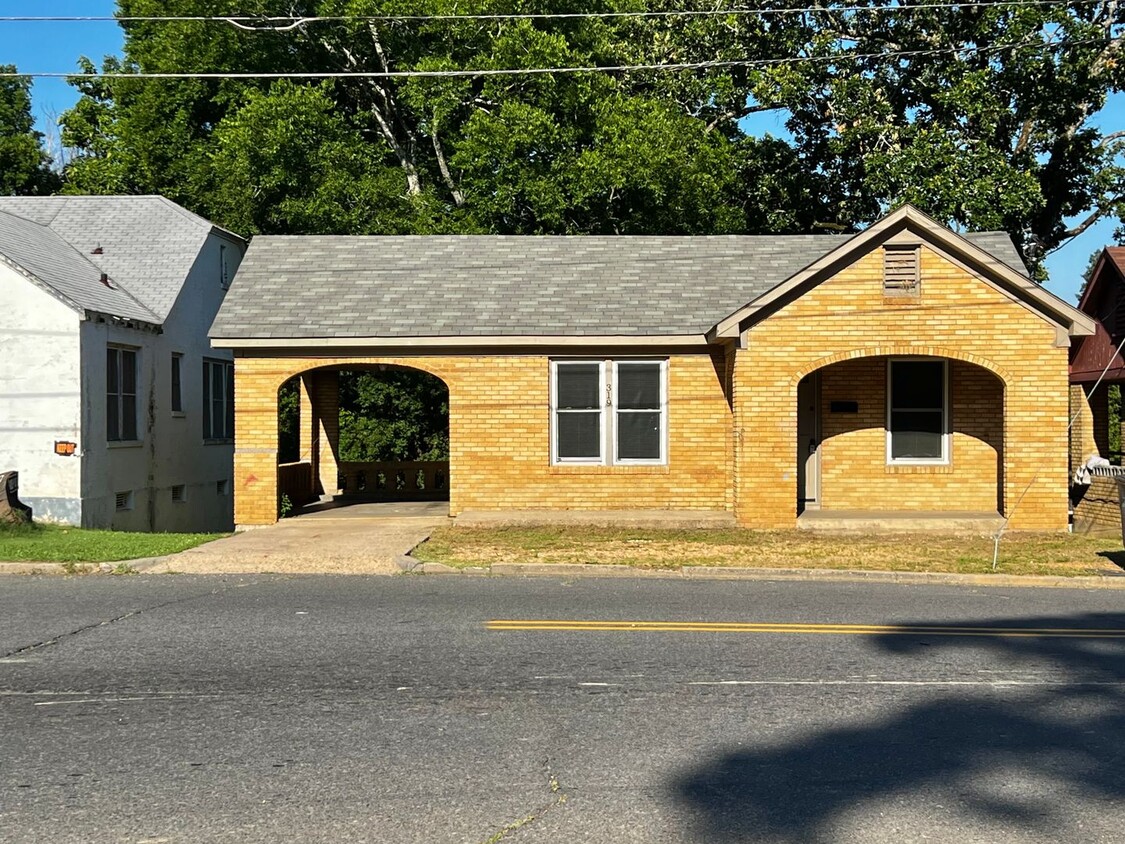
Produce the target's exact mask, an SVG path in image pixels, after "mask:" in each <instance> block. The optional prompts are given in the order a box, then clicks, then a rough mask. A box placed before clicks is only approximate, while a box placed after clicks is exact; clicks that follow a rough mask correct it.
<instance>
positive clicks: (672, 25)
mask: <svg viewBox="0 0 1125 844" xmlns="http://www.w3.org/2000/svg"><path fill="white" fill-rule="evenodd" d="M755 5H758V6H762V7H767V8H770V9H776V8H777V7H778V6H779V5H780V4H778V3H776V2H774V0H770V2H764V0H763V2H758V3H757V4H755V3H754V2H750V3H747V4H742V7H743V8H753V7H754V6H755ZM818 5H819V6H820V7H822V8H818V10H817V11H794V12H791V13H784V14H779V13H776V12H775V13H767V14H762V15H753V14H730V15H709V16H700V17H687V18H685V17H682V16H669V17H614V18H567V19H537V20H527V19H520V20H491V21H479V20H453V21H451V20H436V19H432V18H431V19H428V20H424V21H418V20H397V21H380V22H371V21H366V20H360V19H357V17H356V16H365V15H395V14H399V15H402V14H424V15H447V14H457V13H461V14H463V13H464V12H465V7H464V5H463V4H461V3H460V2H459V0H429V2H426V3H423V4H421V5H419V4H417V3H413V2H411V3H407V2H405V0H304V2H294V1H293V0H287V2H277V1H276V0H273V1H272V2H271V0H256V2H244V3H234V2H230V0H170V2H169V1H168V0H119V8H120V11H121V13H122V14H125V15H131V16H144V15H155V14H161V15H219V14H230V13H236V12H237V13H240V14H262V15H268V14H273V15H278V14H284V15H335V16H350V19H349V20H346V21H341V22H334V23H331V22H319V23H309V24H306V25H303V26H299V27H296V28H293V29H287V30H285V31H257V32H246V31H242V30H240V29H238V28H236V27H234V26H231V25H228V24H223V23H216V22H180V23H167V22H164V23H157V22H129V23H125V24H124V26H125V30H126V48H125V55H124V56H123V57H122V58H120V59H117V58H111V59H109V60H108V61H107V64H106V65H105V67H106V69H107V70H112V71H124V72H130V71H145V72H167V71H182V70H201V71H203V70H205V71H218V72H289V71H293V72H301V71H314V72H315V71H336V72H342V73H355V72H369V71H375V72H387V71H391V72H393V71H404V70H421V71H435V70H438V71H440V70H454V69H466V68H469V69H497V68H535V67H589V66H617V65H637V64H642V65H643V64H669V63H679V62H699V61H712V62H718V63H721V62H761V64H751V65H746V64H735V65H716V66H713V67H708V68H704V69H693V70H683V71H666V70H638V71H629V72H618V73H556V74H536V75H518V76H477V77H459V78H395V79H371V78H360V77H351V78H343V79H337V80H334V81H330V82H325V81H317V80H296V81H270V80H261V79H250V80H247V79H242V80H238V79H225V80H132V79H99V80H92V81H83V82H81V83H80V88H81V89H82V92H83V98H82V100H81V102H80V103H79V104H78V106H76V108H75V109H74V110H72V111H71V112H69V113H68V114H67V115H66V116H65V120H64V123H65V129H66V132H65V140H66V142H67V143H68V144H69V145H70V146H71V147H73V148H74V150H75V152H76V156H75V158H74V160H73V162H72V164H71V166H70V168H69V170H68V173H67V176H68V181H69V189H70V190H74V191H93V192H106V191H126V192H140V191H152V192H160V193H164V194H166V195H168V196H170V197H171V198H173V199H175V200H177V201H179V202H182V203H184V204H186V205H188V206H189V207H191V208H193V209H194V210H197V211H199V212H200V213H203V214H205V215H208V216H210V217H212V218H214V219H216V220H217V221H219V222H221V223H224V224H226V225H229V226H232V227H234V228H236V229H238V230H240V231H243V232H245V233H247V234H253V233H256V232H270V233H283V232H288V233H292V232H336V233H379V232H388V233H400V232H414V233H428V232H436V231H444V232H498V233H584V232H598V233H654V232H661V233H695V232H700V233H703V232H706V233H720V232H789V231H817V230H821V229H822V228H834V229H837V230H845V231H850V230H856V229H858V228H860V227H862V226H863V225H865V224H867V223H869V222H871V221H872V220H874V219H877V218H878V217H879V216H881V215H882V214H883V213H885V212H886V210H887V209H888V207H890V206H893V205H895V204H898V203H901V202H904V201H909V202H913V203H915V204H917V205H918V206H920V207H921V208H923V209H924V210H926V211H928V212H929V213H931V214H933V215H934V216H936V217H938V218H939V219H941V220H943V221H945V222H948V223H949V224H951V225H954V226H958V227H961V228H964V229H994V228H1001V229H1004V230H1007V231H1008V232H1010V233H1011V234H1012V235H1013V237H1015V238H1016V240H1017V242H1019V243H1020V244H1021V245H1022V246H1024V247H1025V255H1026V256H1027V257H1028V259H1029V261H1030V262H1031V263H1033V264H1034V263H1035V262H1037V261H1038V260H1039V259H1040V258H1041V257H1042V256H1043V254H1045V253H1046V252H1047V251H1049V250H1051V249H1054V248H1056V247H1058V246H1059V245H1060V244H1062V243H1064V242H1065V241H1066V240H1067V239H1068V238H1069V237H1071V236H1073V235H1074V234H1076V233H1077V232H1079V231H1082V230H1084V229H1085V228H1086V227H1088V226H1089V225H1092V224H1093V222H1096V221H1097V220H1098V219H1101V218H1102V217H1106V216H1117V217H1120V216H1121V213H1122V202H1123V200H1122V197H1123V195H1125V170H1123V168H1122V166H1121V165H1122V161H1121V152H1122V147H1121V141H1122V139H1121V138H1120V137H1117V136H1114V135H1108V136H1107V135H1106V134H1105V133H1102V132H1100V131H1099V130H1098V127H1097V122H1098V121H1097V115H1098V113H1099V111H1100V110H1101V108H1102V107H1103V106H1104V104H1105V101H1106V97H1107V95H1108V94H1109V93H1110V92H1113V91H1118V90H1121V87H1122V82H1123V78H1125V76H1123V74H1125V66H1123V65H1122V63H1121V61H1120V52H1121V38H1122V21H1123V14H1125V13H1123V11H1122V7H1121V5H1120V4H1119V3H1118V2H1108V1H1107V2H1090V3H1082V4H1067V5H1056V6H1045V5H1019V4H1009V5H988V4H980V5H977V4H962V5H959V6H954V7H950V8H931V7H927V8H905V9H904V8H902V7H903V6H911V5H913V4H898V3H892V2H891V0H871V1H870V2H869V4H867V5H868V6H870V7H871V8H867V9H857V8H856V5H857V4H855V3H852V2H846V3H845V2H827V3H823V4H818ZM922 5H923V6H925V5H926V4H922ZM888 7H892V8H890V9H889V10H888ZM893 7H898V8H893ZM547 8H549V10H550V11H552V12H559V13H566V12H576V11H581V12H591V11H659V10H669V9H685V8H688V9H690V8H699V9H703V8H709V6H707V5H704V4H702V3H701V2H699V3H695V2H692V0H678V2H675V3H672V2H669V0H597V2H594V3H592V4H591V3H577V2H575V0H556V1H555V2H553V3H551V4H550V5H549V7H547ZM472 10H473V11H474V12H483V13H489V12H492V13H518V12H525V11H543V10H544V7H543V6H542V5H541V4H532V3H530V2H527V0H481V2H479V3H476V4H474V6H473V7H472ZM778 59H781V61H777V60H778ZM768 112H772V113H776V114H778V115H781V116H782V118H784V120H785V122H786V126H787V131H788V133H789V135H790V136H791V137H790V138H784V139H779V138H758V137H753V136H752V135H750V134H748V133H747V131H746V127H747V124H746V122H745V120H746V118H747V117H750V116H752V115H754V114H757V113H768ZM1076 217H1078V218H1079V222H1078V224H1077V225H1070V224H1068V220H1073V219H1074V218H1076Z"/></svg>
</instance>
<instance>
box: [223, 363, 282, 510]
mask: <svg viewBox="0 0 1125 844" xmlns="http://www.w3.org/2000/svg"><path fill="white" fill-rule="evenodd" d="M234 432H235V433H234V437H235V439H234V523H235V525H236V526H237V527H240V528H242V527H252V526H255V525H272V524H273V523H274V522H276V521H277V383H276V381H275V380H274V374H273V373H271V372H268V371H261V367H256V366H255V365H254V362H253V361H249V360H247V359H245V358H235V362H234Z"/></svg>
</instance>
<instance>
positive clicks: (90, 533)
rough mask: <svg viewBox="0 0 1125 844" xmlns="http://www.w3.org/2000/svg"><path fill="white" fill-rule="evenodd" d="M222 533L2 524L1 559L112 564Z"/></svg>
mask: <svg viewBox="0 0 1125 844" xmlns="http://www.w3.org/2000/svg"><path fill="white" fill-rule="evenodd" d="M222 536H224V534H220V533H125V532H122V531H112V530H82V529H80V528H71V527H58V526H55V525H42V524H34V525H19V526H12V525H0V561H2V562H35V563H40V562H42V563H110V562H115V561H118V560H135V559H137V558H139V557H160V556H163V555H164V554H175V553H176V552H177V551H186V550H187V549H188V548H194V547H195V546H196V545H202V544H203V543H204V542H210V541H212V540H214V539H219V538H221V537H222Z"/></svg>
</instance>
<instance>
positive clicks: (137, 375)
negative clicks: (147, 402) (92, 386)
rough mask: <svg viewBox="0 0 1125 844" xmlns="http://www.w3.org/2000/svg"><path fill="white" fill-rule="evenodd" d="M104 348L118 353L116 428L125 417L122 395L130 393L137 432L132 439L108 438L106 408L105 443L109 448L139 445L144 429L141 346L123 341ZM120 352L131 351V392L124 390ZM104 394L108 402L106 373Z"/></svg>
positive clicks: (109, 344) (142, 439) (119, 427)
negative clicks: (142, 417)
mask: <svg viewBox="0 0 1125 844" xmlns="http://www.w3.org/2000/svg"><path fill="white" fill-rule="evenodd" d="M106 349H107V350H113V351H115V352H117V353H118V355H117V392H116V393H115V394H114V395H115V396H116V400H117V425H118V429H119V431H120V429H121V424H122V421H123V420H124V418H125V414H124V409H125V408H124V405H125V402H124V397H125V396H126V395H132V396H133V400H134V402H135V404H136V408H135V409H134V413H135V415H136V418H135V419H134V420H133V421H134V426H135V427H136V432H137V435H136V436H135V437H133V439H131V440H126V439H110V431H109V413H108V409H107V412H106V432H105V438H106V445H107V446H109V447H110V448H135V447H136V446H139V445H141V444H142V443H143V442H144V431H143V429H142V426H141V369H142V365H143V363H142V361H141V348H140V347H139V346H128V345H125V344H124V343H107V344H106ZM121 352H132V353H133V392H132V393H126V392H125V391H124V386H123V375H124V372H125V370H124V368H123V367H122V366H121ZM105 396H106V402H107V403H108V402H109V376H108V373H107V375H106V389H105Z"/></svg>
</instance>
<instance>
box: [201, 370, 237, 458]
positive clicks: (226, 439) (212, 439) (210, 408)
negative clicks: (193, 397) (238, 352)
mask: <svg viewBox="0 0 1125 844" xmlns="http://www.w3.org/2000/svg"><path fill="white" fill-rule="evenodd" d="M203 364H204V366H207V367H209V369H208V376H207V379H208V380H207V383H206V384H204V385H203V387H204V389H203V412H204V413H205V414H206V415H207V418H210V420H211V436H209V437H208V436H204V437H203V444H204V445H227V444H230V443H232V442H234V431H233V430H231V431H229V432H227V431H225V430H224V434H225V436H221V437H216V436H215V406H214V391H215V378H214V369H213V367H214V366H216V365H220V366H221V370H222V373H223V387H222V390H223V392H222V396H223V428H224V429H225V428H226V424H227V414H228V412H229V404H230V401H231V398H230V392H229V387H230V384H231V382H233V381H234V361H232V360H224V359H223V358H206V357H205V358H203Z"/></svg>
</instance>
